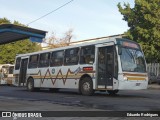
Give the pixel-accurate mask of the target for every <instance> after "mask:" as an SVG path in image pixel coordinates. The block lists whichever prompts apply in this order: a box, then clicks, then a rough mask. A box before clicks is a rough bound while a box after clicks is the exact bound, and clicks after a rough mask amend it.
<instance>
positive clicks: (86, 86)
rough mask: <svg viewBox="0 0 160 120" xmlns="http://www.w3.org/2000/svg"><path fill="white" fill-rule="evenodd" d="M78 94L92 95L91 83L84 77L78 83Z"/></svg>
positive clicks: (89, 79)
mask: <svg viewBox="0 0 160 120" xmlns="http://www.w3.org/2000/svg"><path fill="white" fill-rule="evenodd" d="M80 92H81V93H82V95H93V93H94V90H93V82H92V80H91V78H89V77H85V78H84V79H83V80H82V81H81V83H80Z"/></svg>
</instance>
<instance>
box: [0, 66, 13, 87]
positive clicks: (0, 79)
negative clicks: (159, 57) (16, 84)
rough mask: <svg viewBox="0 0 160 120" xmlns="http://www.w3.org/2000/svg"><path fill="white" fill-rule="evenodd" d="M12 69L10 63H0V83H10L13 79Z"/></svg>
mask: <svg viewBox="0 0 160 120" xmlns="http://www.w3.org/2000/svg"><path fill="white" fill-rule="evenodd" d="M13 69H14V65H12V64H1V65H0V84H2V85H12V84H13V83H12V81H13Z"/></svg>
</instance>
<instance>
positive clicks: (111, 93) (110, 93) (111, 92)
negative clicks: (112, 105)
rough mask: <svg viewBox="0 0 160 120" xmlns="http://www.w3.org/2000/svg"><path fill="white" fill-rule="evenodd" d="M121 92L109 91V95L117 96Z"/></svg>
mask: <svg viewBox="0 0 160 120" xmlns="http://www.w3.org/2000/svg"><path fill="white" fill-rule="evenodd" d="M118 91H119V90H107V92H108V93H109V95H116V94H117V93H118Z"/></svg>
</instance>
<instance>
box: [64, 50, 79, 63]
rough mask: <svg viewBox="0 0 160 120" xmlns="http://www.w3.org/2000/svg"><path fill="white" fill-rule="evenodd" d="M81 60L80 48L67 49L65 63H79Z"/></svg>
mask: <svg viewBox="0 0 160 120" xmlns="http://www.w3.org/2000/svg"><path fill="white" fill-rule="evenodd" d="M78 61H79V48H73V49H68V50H66V51H65V61H64V63H65V65H77V64H78Z"/></svg>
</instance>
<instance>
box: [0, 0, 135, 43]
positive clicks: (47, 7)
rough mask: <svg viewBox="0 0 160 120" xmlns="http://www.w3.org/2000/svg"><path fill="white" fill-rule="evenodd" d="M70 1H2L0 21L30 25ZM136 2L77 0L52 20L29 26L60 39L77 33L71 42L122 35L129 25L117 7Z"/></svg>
mask: <svg viewBox="0 0 160 120" xmlns="http://www.w3.org/2000/svg"><path fill="white" fill-rule="evenodd" d="M69 1H70V0H0V2H1V4H0V18H4V17H5V18H7V19H9V20H11V21H12V22H13V21H14V20H16V21H18V22H20V23H22V24H25V25H27V24H28V23H30V22H32V21H34V20H36V19H37V18H39V17H41V16H43V15H45V14H47V13H49V12H51V11H53V10H55V9H56V8H58V7H60V6H62V5H64V4H65V3H67V2H69ZM119 2H120V3H121V4H122V5H123V3H129V4H130V5H131V7H134V0H73V1H72V2H71V3H69V4H68V5H66V6H64V7H63V8H61V9H59V10H57V11H56V12H53V13H51V14H49V15H48V16H46V17H44V18H42V19H40V20H38V21H36V22H33V23H31V24H29V27H32V28H36V29H40V30H44V31H48V33H47V37H49V36H50V35H51V34H52V33H53V32H54V33H55V34H56V36H57V37H61V36H63V35H64V33H65V32H66V31H68V30H69V29H73V36H74V37H73V38H72V40H71V41H77V40H84V39H90V38H97V37H104V36H110V35H116V34H122V33H124V32H125V31H127V29H128V26H127V22H126V21H124V20H122V18H123V16H122V15H121V14H120V12H119V11H118V7H117V4H118V3H119Z"/></svg>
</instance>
